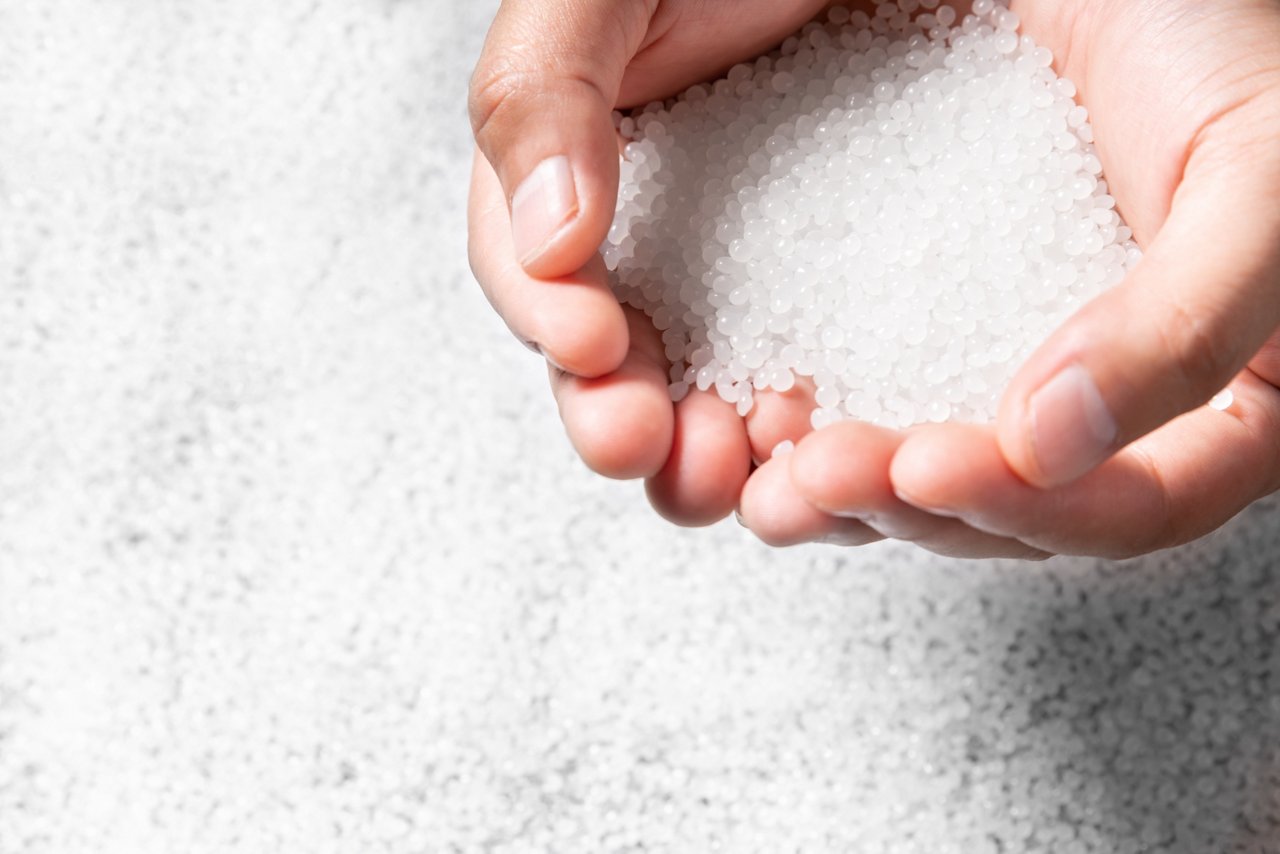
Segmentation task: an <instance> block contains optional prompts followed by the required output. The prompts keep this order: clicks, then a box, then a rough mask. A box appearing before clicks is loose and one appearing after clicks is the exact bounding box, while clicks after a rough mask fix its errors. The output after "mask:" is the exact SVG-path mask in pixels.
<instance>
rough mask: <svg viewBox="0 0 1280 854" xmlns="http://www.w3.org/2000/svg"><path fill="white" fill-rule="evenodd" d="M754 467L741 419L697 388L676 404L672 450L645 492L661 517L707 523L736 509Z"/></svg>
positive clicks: (692, 523) (685, 522)
mask: <svg viewBox="0 0 1280 854" xmlns="http://www.w3.org/2000/svg"><path fill="white" fill-rule="evenodd" d="M750 471H751V448H750V445H749V444H748V441H747V431H746V427H745V425H744V424H743V421H742V419H741V418H740V417H739V416H738V414H737V412H735V411H734V408H733V406H732V405H730V404H728V403H725V402H724V401H723V400H721V399H720V398H718V397H716V396H715V395H714V394H713V393H711V392H701V391H695V392H693V393H691V394H690V395H689V396H688V397H686V398H684V400H682V401H680V403H678V404H677V405H676V407H675V417H674V433H673V439H672V443H671V454H670V456H669V457H668V458H667V460H666V462H665V464H664V465H663V466H662V468H661V470H660V471H659V472H658V473H657V474H656V475H655V476H653V477H652V478H650V479H649V480H648V481H647V482H646V484H645V490H646V492H647V493H648V496H649V501H650V503H651V504H653V507H654V509H655V510H657V512H658V513H659V515H661V516H662V517H663V518H665V519H667V520H668V521H670V522H673V523H675V524H677V525H681V526H684V527H691V528H692V527H704V526H706V525H712V524H714V523H716V522H719V521H720V520H721V519H724V518H725V517H726V516H728V515H729V514H730V513H731V512H733V509H734V508H735V507H736V506H737V505H738V499H739V496H740V495H741V492H742V487H743V484H745V483H746V481H747V476H748V474H750Z"/></svg>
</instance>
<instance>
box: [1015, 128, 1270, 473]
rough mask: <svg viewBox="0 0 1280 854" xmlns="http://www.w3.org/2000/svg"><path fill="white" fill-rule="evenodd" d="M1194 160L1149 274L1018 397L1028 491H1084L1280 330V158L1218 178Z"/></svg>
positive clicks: (1070, 336) (1145, 264)
mask: <svg viewBox="0 0 1280 854" xmlns="http://www.w3.org/2000/svg"><path fill="white" fill-rule="evenodd" d="M1266 145H1267V146H1274V139H1273V138H1271V139H1270V141H1268V142H1267V143H1266ZM1224 153H1225V152H1224ZM1194 160H1195V158H1194V156H1193V161H1192V162H1189V163H1188V169H1187V172H1186V177H1185V178H1184V179H1183V182H1182V184H1181V186H1180V187H1179V190H1178V193H1177V195H1176V197H1175V199H1174V204H1173V209H1172V211H1171V212H1170V215H1169V218H1168V219H1167V220H1166V221H1165V224H1164V225H1163V226H1162V228H1161V229H1160V232H1159V233H1158V234H1157V236H1156V238H1155V240H1154V242H1153V244H1152V245H1151V247H1150V250H1149V251H1148V252H1147V254H1146V256H1145V257H1144V258H1143V259H1142V261H1141V262H1139V264H1138V266H1137V267H1136V268H1135V269H1134V270H1133V271H1132V272H1131V273H1130V274H1129V276H1128V278H1127V279H1126V280H1125V281H1124V282H1122V283H1121V284H1120V285H1119V286H1118V287H1116V288H1115V289H1113V290H1111V291H1108V292H1107V293H1105V294H1103V295H1102V296H1100V297H1098V298H1097V299H1095V300H1093V301H1092V302H1091V303H1089V304H1088V305H1087V306H1085V307H1084V308H1083V309H1082V310H1081V311H1080V312H1078V313H1077V314H1076V315H1075V316H1074V317H1072V318H1071V319H1070V320H1069V321H1068V322H1067V323H1066V325H1065V326H1063V327H1062V328H1061V329H1059V330H1058V331H1057V332H1056V333H1055V334H1054V335H1053V336H1052V337H1050V339H1049V340H1048V341H1047V342H1046V343H1045V344H1044V345H1043V346H1042V347H1041V348H1040V349H1039V350H1038V351H1037V352H1036V353H1035V354H1034V355H1033V356H1032V358H1031V359H1030V361H1029V362H1028V363H1027V364H1026V366H1025V367H1024V368H1023V369H1022V371H1021V372H1020V373H1019V374H1018V376H1017V377H1016V378H1015V379H1014V381H1013V383H1012V384H1011V385H1010V387H1009V390H1008V391H1007V392H1006V394H1005V397H1004V399H1003V401H1002V402H1001V407H1000V416H999V421H998V435H999V440H1000V447H1001V450H1002V452H1003V453H1004V456H1005V458H1006V460H1007V461H1008V463H1009V465H1010V467H1011V468H1013V470H1014V471H1015V472H1017V473H1018V474H1019V475H1020V476H1021V477H1022V478H1023V479H1024V480H1026V481H1027V482H1029V483H1031V484H1034V485H1036V486H1040V487H1046V488H1048V487H1053V486H1059V485H1061V484H1064V483H1067V482H1070V481H1072V480H1075V479H1076V478H1078V477H1080V476H1082V475H1084V474H1085V473H1087V472H1088V471H1090V470H1092V469H1093V468H1094V467H1095V466H1097V465H1098V464H1099V463H1101V462H1102V461H1103V460H1105V459H1106V458H1107V457H1109V456H1110V455H1111V454H1112V453H1114V452H1115V451H1117V450H1119V449H1120V448H1122V447H1124V446H1125V445H1127V444H1128V443H1129V442H1132V441H1133V440H1134V439H1137V438H1139V437H1140V436H1143V435H1145V434H1146V433H1148V432H1150V431H1152V430H1154V429H1156V428H1157V427H1159V426H1161V425H1163V424H1164V423H1166V422H1168V421H1169V420H1171V419H1173V418H1174V417H1176V416H1178V415H1180V414H1182V413H1184V412H1188V411H1190V410H1192V409H1194V408H1196V407H1198V406H1200V405H1202V404H1204V403H1205V402H1206V401H1208V400H1209V398H1210V397H1212V396H1213V395H1214V394H1215V393H1216V392H1218V391H1220V390H1221V389H1223V388H1224V387H1226V386H1227V384H1228V383H1230V381H1231V379H1232V378H1233V377H1234V376H1235V375H1236V374H1237V373H1239V372H1240V371H1241V370H1242V369H1243V368H1244V367H1245V366H1246V364H1247V363H1248V362H1249V360H1250V359H1251V358H1252V357H1253V356H1254V355H1255V354H1256V353H1257V352H1258V350H1259V349H1260V348H1261V347H1262V345H1263V343H1264V342H1265V341H1266V340H1267V338H1268V337H1269V336H1270V335H1271V334H1273V333H1274V332H1275V330H1276V327H1277V325H1280V202H1278V201H1277V199H1278V198H1280V157H1276V156H1272V155H1271V152H1269V151H1268V150H1267V148H1265V147H1261V146H1260V147H1259V148H1258V149H1257V150H1256V151H1251V150H1244V151H1240V150H1235V151H1233V152H1232V157H1231V158H1230V159H1229V160H1228V159H1226V158H1224V159H1223V161H1221V162H1218V163H1215V164H1214V165H1212V166H1210V165H1206V164H1205V163H1204V162H1201V163H1196V162H1194ZM1268 161H1269V162H1268ZM1209 452H1210V453H1218V452H1220V451H1216V450H1210V451H1209Z"/></svg>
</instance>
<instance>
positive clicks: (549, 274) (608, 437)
mask: <svg viewBox="0 0 1280 854" xmlns="http://www.w3.org/2000/svg"><path fill="white" fill-rule="evenodd" d="M825 5H828V4H827V3H826V2H824V0H664V2H659V0H628V2H601V0H507V2H505V3H504V4H503V6H502V8H501V10H500V11H499V13H498V16H497V18H496V20H495V21H494V24H493V28H492V30H491V31H490V34H489V38H488V41H487V43H486V46H485V50H484V53H483V55H482V56H481V59H480V62H479V65H478V67H477V69H476V73H475V76H474V78H473V80H472V86H471V99H470V108H471V117H472V122H473V125H474V127H475V132H476V140H477V143H478V146H479V151H480V153H479V154H478V155H477V157H476V160H475V167H474V170H473V175H472V185H471V205H470V217H469V218H470V223H469V226H470V228H469V230H470V254H471V265H472V269H473V270H474V271H475V275H476V278H477V280H478V281H479V282H480V285H481V287H482V288H483V289H484V292H485V294H486V296H487V297H488V298H489V301H490V302H491V303H492V304H493V306H494V308H495V309H497V311H498V312H499V313H500V314H501V315H502V317H503V319H504V320H505V321H506V323H507V325H508V326H509V327H510V328H511V330H512V331H513V332H514V333H515V334H516V336H517V337H519V338H520V339H522V340H523V341H525V342H526V343H528V344H530V345H531V346H534V347H535V348H536V349H538V350H539V351H540V352H541V353H543V354H544V355H545V356H546V357H547V358H548V360H549V361H550V362H551V366H550V374H551V383H552V389H553V392H554V394H555V397H556V401H557V403H558V405H559V408H560V414H561V417H562V418H563V420H564V423H565V427H566V430H567V432H568V434H569V437H570V439H571V441H572V442H573V444H574V446H575V448H576V449H577V450H578V452H579V454H580V455H581V456H582V458H583V460H584V461H585V462H586V463H587V465H588V466H590V467H591V468H592V469H594V470H595V471H597V472H600V473H601V474H604V475H608V476H611V477H618V478H646V479H647V487H648V493H649V497H650V500H651V501H652V503H653V504H654V506H655V508H657V509H658V511H659V512H661V513H662V514H663V515H664V516H666V517H667V518H669V519H672V520H673V521H676V522H679V523H681V524H688V525H701V524H709V523H711V522H714V521H716V520H718V519H720V518H723V517H724V516H725V515H727V514H728V513H730V512H731V511H732V510H733V509H734V507H736V506H737V504H738V501H739V496H740V493H741V491H742V488H743V485H744V484H745V483H746V480H747V477H748V475H749V474H750V471H751V466H752V459H753V457H754V458H755V459H761V460H762V459H765V458H767V457H768V456H769V453H770V450H771V449H772V448H773V447H774V446H775V445H776V444H777V443H778V442H780V441H782V440H783V439H788V438H790V439H798V438H800V436H801V435H803V433H804V432H806V431H807V429H808V414H809V410H810V409H811V408H812V401H811V400H810V399H808V398H807V396H806V390H805V389H804V387H803V386H801V387H799V388H797V389H796V390H795V391H793V392H791V393H788V394H786V395H780V394H762V395H759V396H758V398H757V405H756V409H755V410H754V411H753V412H752V413H751V414H750V415H749V416H748V417H747V418H746V419H743V418H741V417H739V416H738V415H737V413H736V412H735V411H734V408H733V407H732V406H731V405H729V404H726V403H724V402H723V401H721V400H720V399H719V398H718V397H716V396H715V395H714V393H708V392H695V393H693V394H690V395H689V396H688V397H686V398H685V399H684V400H682V401H681V402H680V403H679V404H677V405H674V406H673V404H672V403H671V400H670V397H669V395H668V392H667V384H668V381H669V379H670V377H669V371H670V367H671V366H670V363H669V361H668V359H667V357H666V355H665V353H664V348H663V344H662V340H661V337H660V336H659V334H658V332H657V331H656V330H655V329H654V328H653V325H652V324H651V323H650V322H649V320H648V319H647V318H645V317H644V316H643V315H641V314H639V313H637V312H634V311H632V310H630V309H626V310H624V309H623V308H622V307H621V306H619V304H618V301H617V300H616V299H615V298H614V296H613V295H612V293H611V292H610V291H609V288H608V285H607V282H606V276H605V269H604V265H603V263H602V262H601V260H600V259H599V257H598V256H597V254H596V252H597V249H598V247H599V246H600V244H601V243H602V242H603V241H604V238H605V235H606V233H607V231H608V229H609V226H610V224H611V222H612V219H613V214H614V206H615V201H616V199H617V191H618V139H617V135H616V133H615V130H614V126H613V123H612V120H611V111H612V110H613V109H614V108H615V107H628V106H634V105H638V104H643V103H645V102H647V101H650V100H653V99H655V98H660V97H664V96H668V95H673V94H675V93H677V92H679V91H681V90H683V89H685V88H687V87H688V86H690V85H692V84H694V83H697V82H699V81H701V80H705V79H708V78H712V77H714V76H716V75H717V74H718V73H720V72H722V71H723V70H724V69H726V68H728V67H729V66H730V65H732V64H733V63H734V62H737V61H740V60H743V59H747V58H751V57H754V56H756V55H758V54H760V53H761V52H763V51H765V50H767V49H769V48H771V47H773V46H774V45H775V44H777V43H778V42H779V41H781V40H782V39H783V38H784V37H785V36H787V35H789V34H790V33H792V32H794V31H795V30H798V29H799V28H800V27H801V25H803V24H804V23H805V22H806V21H808V20H809V19H811V18H812V17H813V16H814V15H815V14H816V13H817V12H818V11H819V10H820V9H821V8H823V7H824V6H825Z"/></svg>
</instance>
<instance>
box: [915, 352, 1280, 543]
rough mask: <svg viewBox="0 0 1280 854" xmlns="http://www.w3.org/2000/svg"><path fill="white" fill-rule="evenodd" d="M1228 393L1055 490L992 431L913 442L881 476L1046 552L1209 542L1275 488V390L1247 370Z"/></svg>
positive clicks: (1279, 410)
mask: <svg viewBox="0 0 1280 854" xmlns="http://www.w3.org/2000/svg"><path fill="white" fill-rule="evenodd" d="M1232 390H1233V394H1234V395H1235V401H1234V403H1232V405H1231V406H1230V408H1229V409H1228V410H1227V411H1225V412H1219V411H1216V410H1214V409H1211V408H1209V407H1201V408H1199V409H1197V410H1195V411H1194V412H1191V413H1188V414H1187V415H1184V416H1182V417H1181V418H1178V419H1176V420H1175V421H1173V422H1171V423H1170V424H1168V425H1166V426H1165V427H1163V428H1161V429H1160V430H1157V431H1155V432H1154V433H1151V434H1150V435H1148V436H1147V437H1145V438H1143V439H1141V440H1140V441H1138V442H1136V443H1134V444H1133V445H1131V446H1129V448H1127V449H1126V450H1125V451H1123V452H1121V453H1120V454H1117V455H1116V456H1115V457H1113V458H1112V459H1110V460H1108V461H1107V462H1106V463H1105V464H1103V465H1102V466H1100V467H1098V468H1097V469H1095V470H1094V471H1093V472H1091V473H1089V474H1088V475H1086V476H1085V477H1083V478H1081V479H1080V480H1078V481H1075V482H1072V483H1070V484H1067V485H1065V486H1062V487H1058V488H1056V489H1051V490H1042V489H1039V488H1036V487H1032V486H1029V485H1028V484H1026V483H1025V482H1024V481H1023V480H1022V479H1021V478H1020V477H1018V476H1017V474H1016V473H1015V472H1013V471H1012V470H1011V469H1010V468H1009V466H1008V465H1007V464H1006V462H1005V460H1004V458H1003V456H1002V455H1001V453H1000V449H999V446H998V445H997V442H996V438H995V435H994V432H993V430H992V429H991V428H990V427H979V426H971V425H939V426H936V427H929V428H925V429H922V430H920V431H918V432H917V433H914V434H913V435H912V436H910V437H909V438H908V439H907V441H906V442H905V443H904V444H903V447H902V448H901V449H900V450H899V452H898V454H897V455H896V457H895V458H894V462H893V466H892V468H891V471H890V476H891V478H892V480H893V483H894V486H895V488H896V489H897V491H898V493H899V494H900V495H901V496H902V497H903V498H904V499H905V500H907V501H909V502H910V503H911V504H913V505H915V506H917V507H921V508H925V509H928V510H933V511H937V512H944V513H951V514H954V515H956V516H958V517H959V518H961V519H964V520H965V521H966V522H968V523H969V524H971V525H974V526H975V527H978V528H981V529H983V530H986V531H989V532H992V533H994V534H997V535H1002V536H1011V537H1017V538H1019V539H1022V540H1024V541H1026V542H1028V543H1031V544H1032V545H1035V546H1037V547H1039V548H1042V549H1045V550H1046V551H1055V552H1062V553H1068V554H1083V555H1096V556H1101V557H1112V558H1122V557H1130V556H1133V555H1137V554H1144V553H1146V552H1150V551H1154V550H1157V549H1161V548H1166V547H1170V546H1175V545H1179V544H1182V543H1185V542H1189V541H1190V540H1193V539H1196V538H1197V537H1200V536H1202V535H1204V534H1207V533H1208V532H1210V531H1212V530H1214V529H1216V528H1217V527H1219V526H1220V525H1222V524H1223V523H1224V522H1226V521H1227V520H1228V519H1230V518H1231V517H1232V516H1234V515H1235V514H1236V513H1237V512H1239V511H1240V510H1241V509H1242V508H1243V507H1245V506H1246V505H1248V504H1249V503H1250V502H1252V501H1253V500H1255V499H1257V498H1260V497H1262V496H1264V495H1267V494H1269V493H1271V492H1274V491H1275V490H1276V489H1277V487H1280V391H1277V390H1276V389H1275V388H1274V387H1273V386H1270V385H1269V384H1267V383H1264V382H1262V381H1261V380H1259V379H1258V378H1257V377H1255V376H1253V375H1252V374H1251V373H1249V372H1245V373H1243V374H1241V375H1240V377H1238V378H1237V379H1236V380H1235V381H1234V382H1233V383H1232Z"/></svg>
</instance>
